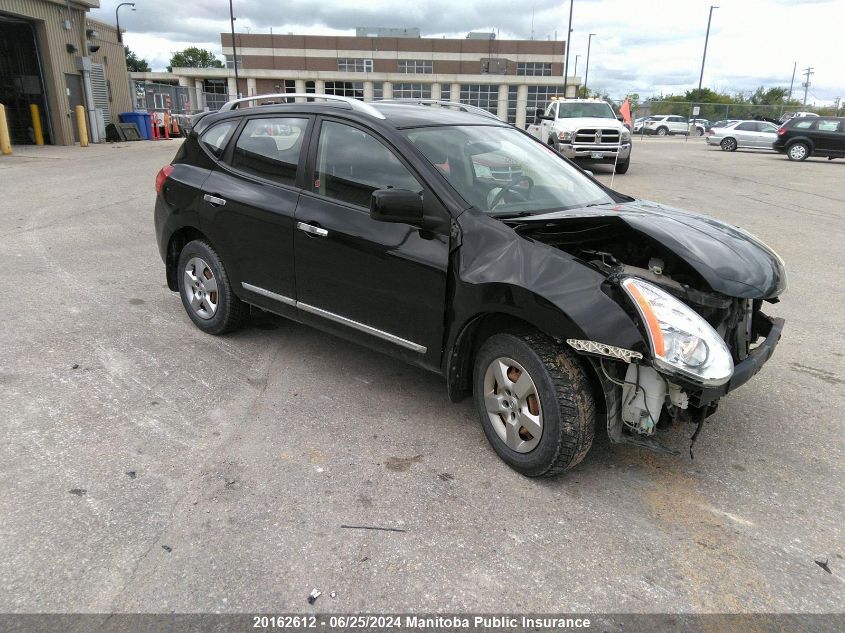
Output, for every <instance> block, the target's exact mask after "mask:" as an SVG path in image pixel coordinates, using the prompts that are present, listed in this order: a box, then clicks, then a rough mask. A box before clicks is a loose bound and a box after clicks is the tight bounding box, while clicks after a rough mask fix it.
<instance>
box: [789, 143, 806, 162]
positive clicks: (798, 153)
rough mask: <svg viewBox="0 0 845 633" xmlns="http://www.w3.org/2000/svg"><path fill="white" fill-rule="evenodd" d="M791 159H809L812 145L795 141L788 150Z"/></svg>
mask: <svg viewBox="0 0 845 633" xmlns="http://www.w3.org/2000/svg"><path fill="white" fill-rule="evenodd" d="M786 155H787V156H788V157H789V160H807V157H808V156H809V155H810V146H809V145H807V144H806V143H800V142H799V143H793V144H792V145H790V146H789V149H788V150H787V151H786Z"/></svg>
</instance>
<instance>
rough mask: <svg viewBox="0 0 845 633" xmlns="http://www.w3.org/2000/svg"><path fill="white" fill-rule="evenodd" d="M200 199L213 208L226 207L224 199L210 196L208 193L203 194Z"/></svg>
mask: <svg viewBox="0 0 845 633" xmlns="http://www.w3.org/2000/svg"><path fill="white" fill-rule="evenodd" d="M202 199H203V200H205V201H206V202H207V203H208V204H212V205H214V206H215V207H223V206H226V200H225V199H224V198H218V197H217V196H212V195H211V194H210V193H207V194H205V195H204V196H203V197H202Z"/></svg>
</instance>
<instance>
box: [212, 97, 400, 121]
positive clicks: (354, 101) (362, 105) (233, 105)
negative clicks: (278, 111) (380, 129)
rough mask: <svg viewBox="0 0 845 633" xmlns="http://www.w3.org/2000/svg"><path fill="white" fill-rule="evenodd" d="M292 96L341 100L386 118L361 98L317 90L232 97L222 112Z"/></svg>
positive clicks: (364, 111) (373, 114) (367, 112)
mask: <svg viewBox="0 0 845 633" xmlns="http://www.w3.org/2000/svg"><path fill="white" fill-rule="evenodd" d="M291 97H297V98H307V99H325V100H326V101H340V102H342V103H345V104H347V105H348V106H349V107H350V109H352V110H357V111H358V112H363V113H365V114H369V115H370V116H372V117H375V118H377V119H384V118H385V116H384V115H383V114H382V113H381V112H379V111H378V110H376V109H375V108H374V107H373V106H371V105H369V104H368V103H364V102H363V101H360V100H359V99H353V98H352V97H341V96H340V95H326V94H320V93H315V92H279V93H276V94H266V95H253V96H251V97H241V98H240V99H232V100H231V101H227V102H226V103H224V104H223V105H222V106H221V107H220V112H225V111H228V110H234V109H236V108H237V107H238V106H239V104H241V103H247V102H250V101H259V100H262V99H288V98H291Z"/></svg>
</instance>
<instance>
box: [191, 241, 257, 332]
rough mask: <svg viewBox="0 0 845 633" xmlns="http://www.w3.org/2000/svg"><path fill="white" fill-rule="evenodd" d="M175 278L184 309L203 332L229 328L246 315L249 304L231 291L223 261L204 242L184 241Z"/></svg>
mask: <svg viewBox="0 0 845 633" xmlns="http://www.w3.org/2000/svg"><path fill="white" fill-rule="evenodd" d="M176 279H177V281H178V283H179V296H180V297H181V298H182V305H183V306H184V308H185V312H187V313H188V316H189V317H190V319H191V321H193V322H194V325H196V326H197V327H198V328H199V329H201V330H202V331H203V332H206V333H208V334H225V333H226V332H232V331H234V330H236V329H238V328H239V327H241V325H243V323H244V321H246V319H247V317H248V316H249V305H247V304H246V303H244V302H243V301H241V300H240V299H238V298H237V297H236V296H235V293H234V292H232V285H231V284H230V283H229V276H228V275H227V274H226V269H225V268H224V266H223V262H222V260H221V259H220V256H219V255H218V254H217V251H215V250H214V248H213V247H212V246H211V245H210V244H209V243H208V242H205V241H203V240H194V241H192V242H188V243H187V244H186V245H185V247H184V248H183V249H182V252H181V253H180V254H179V263H178V268H177V269H176Z"/></svg>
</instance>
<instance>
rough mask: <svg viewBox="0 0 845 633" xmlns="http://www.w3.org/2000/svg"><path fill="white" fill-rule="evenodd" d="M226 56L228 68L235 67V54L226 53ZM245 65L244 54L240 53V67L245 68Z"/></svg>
mask: <svg viewBox="0 0 845 633" xmlns="http://www.w3.org/2000/svg"><path fill="white" fill-rule="evenodd" d="M224 57H225V58H226V68H230V69H231V68H234V67H235V62H234V59H235V58H234V56H232V55H224ZM243 67H244V58H243V55H238V68H243Z"/></svg>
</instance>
